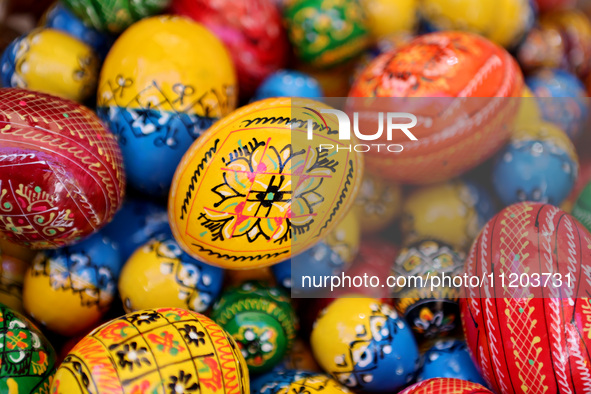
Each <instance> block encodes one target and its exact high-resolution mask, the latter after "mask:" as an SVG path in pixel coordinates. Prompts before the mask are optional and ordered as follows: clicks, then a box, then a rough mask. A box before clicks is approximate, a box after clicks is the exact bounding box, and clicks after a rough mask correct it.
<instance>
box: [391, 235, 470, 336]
mask: <svg viewBox="0 0 591 394" xmlns="http://www.w3.org/2000/svg"><path fill="white" fill-rule="evenodd" d="M465 257H466V256H465V254H464V253H462V252H461V251H458V250H456V249H454V248H453V247H451V246H449V245H447V244H445V243H443V242H439V241H435V240H423V241H419V242H416V243H414V244H412V245H410V246H408V247H404V248H402V250H401V251H400V254H399V255H398V257H396V260H395V261H394V264H392V271H391V275H392V276H394V277H396V278H397V286H396V287H394V288H392V297H393V298H394V306H395V308H396V309H397V310H398V312H399V313H400V314H401V315H402V316H403V317H404V319H405V320H406V322H407V323H408V325H409V326H410V328H411V329H412V330H413V332H414V333H415V335H416V337H417V339H418V341H419V342H424V341H425V340H429V339H433V338H438V337H443V336H446V335H450V334H453V333H455V331H457V329H458V328H459V327H460V308H459V303H458V297H459V296H460V291H459V289H457V288H455V287H453V286H445V285H441V286H437V287H431V283H430V282H429V280H428V279H426V278H428V277H435V276H438V277H443V275H446V276H450V277H454V276H457V275H461V274H462V273H463V270H464V259H465ZM400 277H404V278H406V279H407V280H408V282H402V281H400V279H399V278H400ZM417 277H421V278H423V279H425V281H424V282H423V285H422V286H421V285H420V284H417V283H416V282H415V281H414V279H413V280H411V279H410V278H417ZM411 282H412V283H411Z"/></svg>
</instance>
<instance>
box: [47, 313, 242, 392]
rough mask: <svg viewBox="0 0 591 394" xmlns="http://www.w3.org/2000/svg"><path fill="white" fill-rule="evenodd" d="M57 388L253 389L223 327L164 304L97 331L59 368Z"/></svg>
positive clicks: (86, 338) (228, 390)
mask: <svg viewBox="0 0 591 394" xmlns="http://www.w3.org/2000/svg"><path fill="white" fill-rule="evenodd" d="M222 360H223V361H222ZM51 392H52V393H54V394H75V393H84V394H88V393H108V392H118V393H124V394H132V393H141V392H145V393H153V392H157V393H162V392H167V393H169V392H172V393H175V392H181V393H182V392H189V393H191V392H199V393H203V394H214V393H215V394H231V393H232V394H248V393H250V390H249V378H248V372H247V370H246V363H245V362H244V359H243V358H242V355H240V352H239V351H238V349H237V346H236V343H235V342H234V340H233V339H232V338H231V337H230V336H229V335H228V334H227V333H226V332H225V331H224V330H222V328H221V327H220V326H218V325H217V324H215V323H214V322H213V321H212V320H210V319H209V318H207V317H206V316H204V315H201V314H199V313H196V312H189V311H186V310H183V309H177V308H160V309H147V310H143V311H138V312H134V313H130V314H127V315H125V316H122V317H120V318H117V319H114V320H112V321H110V322H108V323H106V324H103V325H102V326H100V327H98V328H96V329H95V330H93V331H92V332H91V333H90V334H89V335H87V336H86V337H85V338H84V339H82V340H81V341H80V342H78V344H77V345H76V346H75V347H74V348H73V349H72V351H71V352H70V354H69V355H68V356H67V357H66V359H65V360H64V362H63V363H62V364H61V366H60V367H59V368H58V370H57V373H56V375H55V378H54V381H53V385H52V388H51Z"/></svg>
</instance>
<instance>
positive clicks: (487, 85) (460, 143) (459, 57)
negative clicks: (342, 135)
mask: <svg viewBox="0 0 591 394" xmlns="http://www.w3.org/2000/svg"><path fill="white" fill-rule="evenodd" d="M522 86H523V77H522V74H521V71H520V69H519V67H518V65H517V63H516V61H515V60H514V59H513V57H512V56H511V55H510V54H509V53H508V52H507V51H506V50H505V49H503V48H501V47H499V46H498V45H496V44H494V43H492V42H491V41H489V40H487V39H485V38H483V37H481V36H478V35H475V34H471V33H466V32H455V31H447V32H436V33H429V34H425V35H422V36H419V37H417V38H415V39H414V40H412V41H411V42H409V43H408V44H406V45H402V46H400V47H398V48H396V49H394V50H391V51H388V52H386V53H384V54H382V55H380V56H378V57H377V58H376V59H374V60H373V61H372V62H371V63H370V64H369V65H368V66H367V67H366V68H365V70H364V71H363V72H362V73H361V74H360V75H359V77H358V78H357V79H356V81H355V82H354V84H353V87H352V88H351V91H350V92H349V100H348V110H349V111H355V112H359V113H361V112H364V111H381V112H394V111H393V110H392V108H395V110H396V112H397V113H400V112H402V113H410V114H412V115H413V116H414V117H415V120H416V121H415V122H411V123H409V122H408V120H404V121H403V122H400V123H402V124H409V126H408V127H407V128H409V130H406V129H405V130H404V131H405V132H404V133H402V132H397V133H382V134H381V136H378V137H377V139H375V141H374V142H376V143H384V144H398V145H400V146H402V148H403V149H402V151H400V152H398V153H394V154H393V152H390V151H388V150H386V149H381V150H377V149H376V150H374V151H373V152H372V154H371V155H367V158H366V162H367V167H368V171H369V172H372V173H374V174H376V175H378V176H380V177H382V178H386V179H389V180H392V181H397V182H403V183H413V184H426V183H434V182H438V181H445V180H448V179H450V178H452V177H456V176H458V175H460V174H462V173H464V172H466V171H468V170H470V169H472V168H474V167H475V166H477V165H478V164H480V163H482V162H484V161H485V160H486V159H487V158H490V157H491V156H492V155H493V154H494V153H495V152H496V151H497V150H499V149H500V148H501V147H502V146H503V144H504V143H505V142H506V141H507V140H508V138H509V135H510V131H511V125H512V122H513V120H514V118H515V115H516V112H517V109H518V103H517V101H518V100H517V99H516V97H520V96H521V92H522ZM368 97H371V98H376V99H374V100H371V101H370V100H367V98H368ZM457 97H461V100H462V101H461V102H462V105H458V103H459V101H458V100H457V99H456V98H457ZM411 98H412V99H411ZM373 119H375V118H373V117H371V120H370V118H368V119H367V120H363V119H362V118H361V117H360V121H359V123H358V127H359V129H360V130H363V129H365V130H374V129H375V127H376V126H375V120H373ZM397 131H399V130H397ZM407 131H408V132H407ZM409 132H410V135H409ZM482 141H486V144H484V143H482Z"/></svg>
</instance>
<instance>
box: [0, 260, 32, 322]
mask: <svg viewBox="0 0 591 394" xmlns="http://www.w3.org/2000/svg"><path fill="white" fill-rule="evenodd" d="M0 252H1V251H0ZM27 268H29V264H28V263H26V262H24V261H22V260H19V259H17V258H15V257H12V256H9V255H7V254H4V253H0V304H4V305H6V306H7V307H9V308H10V309H12V310H14V311H16V312H20V313H23V312H24V309H23V282H24V281H25V274H26V272H27Z"/></svg>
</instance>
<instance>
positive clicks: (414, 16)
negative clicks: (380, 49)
mask: <svg viewBox="0 0 591 394" xmlns="http://www.w3.org/2000/svg"><path fill="white" fill-rule="evenodd" d="M360 2H361V5H362V6H363V8H364V9H365V13H366V15H367V27H368V29H369V31H370V33H371V35H372V36H373V38H374V39H377V40H379V39H382V38H385V37H388V36H390V35H392V34H397V33H401V32H410V31H413V30H414V29H415V28H416V24H417V21H418V12H417V11H418V6H419V1H418V0H397V1H392V0H361V1H360Z"/></svg>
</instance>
